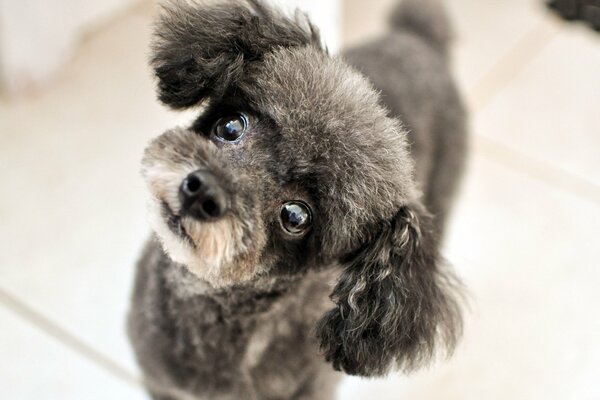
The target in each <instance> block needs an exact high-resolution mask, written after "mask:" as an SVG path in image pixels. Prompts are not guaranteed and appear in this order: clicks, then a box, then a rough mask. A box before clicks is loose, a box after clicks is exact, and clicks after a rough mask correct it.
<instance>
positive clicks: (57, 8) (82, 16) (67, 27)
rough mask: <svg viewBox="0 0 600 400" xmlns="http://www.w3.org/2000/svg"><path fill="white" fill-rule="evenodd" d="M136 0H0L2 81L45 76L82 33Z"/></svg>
mask: <svg viewBox="0 0 600 400" xmlns="http://www.w3.org/2000/svg"><path fill="white" fill-rule="evenodd" d="M136 1H139V0H0V83H2V84H3V86H4V88H5V89H7V90H8V91H9V92H19V91H24V90H27V89H29V88H32V87H36V86H38V85H40V84H41V83H42V82H45V81H47V80H48V79H50V78H51V77H52V75H53V74H54V73H56V71H57V70H58V69H59V68H60V67H61V66H62V65H63V64H64V63H66V62H68V60H69V58H70V56H71V54H72V52H73V51H74V49H75V48H76V45H77V43H78V41H79V40H80V39H81V37H82V35H83V34H84V33H85V32H86V31H87V30H88V29H90V27H92V26H94V25H95V24H98V23H101V22H102V21H103V20H105V19H108V18H110V17H111V16H112V15H115V14H116V13H118V12H119V11H121V10H122V9H124V8H126V7H127V6H129V5H131V4H132V3H134V2H136Z"/></svg>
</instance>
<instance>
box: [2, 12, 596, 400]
mask: <svg viewBox="0 0 600 400" xmlns="http://www.w3.org/2000/svg"><path fill="white" fill-rule="evenodd" d="M391 2H392V0H377V1H374V2H373V3H370V7H369V8H370V9H371V11H369V10H368V9H365V10H360V11H358V12H357V11H356V8H355V7H358V6H360V4H365V3H363V2H359V1H358V0H347V3H348V4H349V6H350V7H349V8H348V9H347V12H346V17H347V18H346V20H347V21H348V22H347V25H346V28H345V30H344V32H345V38H346V39H347V42H356V41H357V40H358V39H359V38H360V37H365V36H367V35H369V34H372V33H374V32H376V31H377V29H378V26H381V24H380V22H379V18H380V17H381V15H380V14H378V12H379V11H378V10H380V9H384V7H385V6H386V5H388V4H389V3H391ZM449 3H450V4H451V12H452V16H453V18H454V20H455V24H456V26H457V41H456V51H455V60H456V72H457V76H458V79H459V81H460V82H461V85H462V87H463V88H464V91H465V92H466V95H467V96H468V100H469V104H470V105H471V110H472V114H473V118H472V131H473V140H472V142H473V152H472V157H471V161H470V166H469V170H468V173H467V176H466V179H465V182H464V185H463V191H462V194H461V196H460V199H459V202H458V204H457V207H456V211H455V213H454V216H453V220H452V224H451V229H450V232H449V237H448V241H447V244H446V249H447V251H446V252H447V254H448V257H449V258H450V260H451V261H452V262H453V263H454V264H455V265H456V267H457V268H458V270H459V271H460V273H461V274H462V276H463V277H464V279H465V281H466V282H467V284H468V286H469V287H470V290H471V297H472V300H471V303H472V307H471V308H472V311H471V312H470V314H469V316H468V319H467V327H466V328H467V329H466V336H465V339H464V341H463V343H462V345H461V347H460V348H459V349H458V351H457V353H456V355H455V357H454V358H453V359H452V360H451V361H449V362H447V363H439V364H438V365H436V366H434V367H432V368H431V369H429V370H428V371H424V372H421V373H418V374H415V375H413V376H410V377H402V376H396V377H391V378H389V379H386V380H377V381H363V380H359V379H348V380H346V382H345V383H344V384H343V385H342V387H341V390H340V394H339V398H340V399H351V400H353V399H382V400H387V399H390V400H391V399H440V398H443V399H461V400H462V399H482V398H483V399H528V400H529V399H586V400H587V399H589V400H591V399H600V384H599V383H598V377H599V376H600V311H599V309H598V305H599V304H600V291H598V290H597V287H598V286H599V285H600V265H599V264H600V261H599V260H600V234H599V233H600V232H599V229H600V228H598V227H599V226H600V155H599V154H600V151H599V150H598V149H599V148H600V135H599V133H600V113H599V112H598V110H600V35H598V34H593V33H592V32H591V31H588V30H586V29H584V28H582V27H577V26H571V25H563V24H561V23H559V22H558V21H556V20H554V19H552V18H549V17H548V16H547V15H546V13H545V12H544V10H543V9H542V7H540V6H539V5H540V4H539V3H540V2H538V1H535V0H503V1H491V0H490V1H478V0H452V1H450V2H449ZM363 11H364V12H363ZM375 11H378V12H375ZM357 15H358V16H360V17H361V20H360V23H358V20H357V17H356V16H357ZM354 20H357V22H354ZM149 22H150V10H149V8H148V7H146V8H140V9H137V10H134V11H133V12H132V13H131V14H130V15H127V16H126V17H124V18H122V19H121V20H119V21H117V22H116V23H114V24H113V25H111V26H110V27H108V28H106V29H104V30H103V31H102V32H99V33H98V34H97V35H94V36H93V37H91V38H90V39H88V41H87V42H86V43H85V44H84V45H83V47H82V50H81V51H80V53H79V55H78V56H77V58H76V59H75V60H73V62H72V63H71V64H70V66H69V68H68V70H67V71H65V73H64V74H63V76H62V77H61V78H60V79H58V80H57V81H56V82H55V83H54V84H53V85H52V87H50V88H49V89H48V90H46V91H44V92H43V93H38V94H36V95H32V96H30V97H28V98H26V99H20V100H18V101H13V102H10V103H9V102H7V101H4V102H2V103H0V182H2V186H0V326H1V327H2V328H1V329H0V354H1V355H2V357H1V358H2V360H1V361H0V398H10V399H19V400H21V399H46V398H48V399H78V400H79V399H96V398H98V399H101V398H102V399H106V398H113V399H137V398H140V399H141V398H144V394H143V392H142V390H141V389H140V388H139V385H138V384H137V383H136V378H135V376H136V375H137V373H136V367H135V364H134V362H133V359H132V356H131V353H130V350H129V347H128V344H127V341H126V338H125V335H124V323H123V322H124V316H125V312H126V309H127V303H128V296H129V290H130V285H131V277H132V274H133V263H134V260H135V258H136V256H137V254H138V251H139V248H140V246H141V243H142V241H143V240H144V238H145V235H146V233H147V231H148V228H147V224H146V221H145V215H144V208H143V204H144V202H143V196H144V194H143V193H144V192H143V188H142V184H141V181H140V179H139V177H138V175H137V171H138V163H139V158H140V154H141V151H142V149H143V147H144V144H145V143H146V141H147V140H148V139H149V138H150V137H152V136H154V135H156V134H157V133H159V132H161V131H162V130H163V129H165V128H166V127H169V126H172V125H174V124H175V123H176V122H177V121H182V120H185V119H186V118H187V117H186V116H185V115H176V114H172V113H169V112H168V111H166V110H164V109H162V108H161V107H160V106H159V105H158V104H157V103H156V102H155V100H154V95H153V84H152V81H151V79H150V72H149V71H148V69H147V67H146V63H145V61H146V57H147V42H148V36H149Z"/></svg>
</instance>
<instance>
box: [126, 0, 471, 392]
mask: <svg viewBox="0 0 600 400" xmlns="http://www.w3.org/2000/svg"><path fill="white" fill-rule="evenodd" d="M391 26H392V29H391V30H390V33H389V34H388V35H387V36H386V37H384V38H382V39H379V40H377V41H374V42H372V43H368V44H365V45H363V46H361V47H358V48H355V49H350V50H348V51H346V52H345V53H343V54H342V56H340V57H332V56H330V55H329V54H328V53H327V51H326V50H325V49H324V48H323V47H322V44H321V40H320V38H319V35H318V31H317V30H316V28H315V27H313V26H312V25H311V24H310V22H309V21H308V19H307V18H306V17H305V16H303V15H302V14H296V15H295V16H294V17H287V16H284V15H283V14H281V13H278V12H276V11H274V10H271V9H270V8H268V7H266V6H264V5H263V4H262V3H260V2H259V1H257V0H249V1H247V2H244V1H239V2H233V1H225V2H219V3H214V2H210V3H206V4H204V3H189V2H187V3H186V2H183V3H176V2H173V3H168V4H167V5H165V6H164V9H163V10H162V12H161V14H160V16H159V18H158V21H157V25H156V30H155V41H154V44H153V56H152V60H151V63H152V66H153V68H154V70H155V73H156V77H157V79H158V95H159V98H160V100H161V101H162V102H163V103H165V104H166V105H168V106H170V107H172V108H175V109H182V108H189V107H199V109H200V110H199V117H198V119H197V120H196V121H195V122H194V123H193V124H192V125H191V126H189V127H184V128H176V129H173V130H170V131H167V132H165V133H164V134H162V135H161V136H159V137H158V138H156V139H155V140H153V141H152V142H151V143H150V145H149V146H148V148H147V149H146V153H145V156H144V160H143V175H144V177H145V179H146V182H147V184H148V189H149V191H150V193H151V202H150V203H151V207H150V212H151V217H152V218H151V219H152V220H153V221H154V222H153V227H154V230H155V236H153V237H152V238H151V239H150V241H149V242H148V245H147V247H146V249H145V250H144V254H143V257H142V259H141V260H140V262H139V264H138V272H137V278H136V284H135V289H134V296H133V306H132V310H131V313H130V317H129V333H130V337H131V340H132V343H133V345H134V348H135V350H136V354H137V357H138V360H139V362H140V365H141V366H142V369H143V371H144V374H145V378H146V382H147V386H148V389H149V391H150V392H151V394H152V396H153V398H155V399H306V400H308V399H311V400H315V399H330V398H332V393H333V390H334V388H335V383H336V381H337V379H338V378H339V376H340V374H339V373H336V372H335V370H337V371H343V372H345V373H348V374H353V375H361V376H381V375H385V374H386V373H388V372H389V371H390V370H391V369H394V368H399V369H401V370H403V371H406V372H408V371H412V370H414V369H416V368H419V367H421V366H423V365H425V364H427V363H428V362H429V361H431V360H432V359H433V357H434V356H435V354H437V353H438V352H445V353H446V354H451V353H452V350H453V349H454V347H455V345H456V343H457V341H458V339H459V337H460V335H461V329H462V322H461V314H460V305H459V298H460V294H459V292H460V290H459V286H460V284H459V282H458V280H457V279H456V277H455V276H454V275H453V274H452V272H451V270H450V269H449V267H448V266H447V265H445V264H444V262H443V260H442V259H441V257H440V255H439V244H438V243H439V238H440V237H441V235H442V233H443V226H444V220H445V218H446V215H447V213H448V209H449V205H450V203H451V201H452V198H453V195H454V192H455V190H456V185H457V182H458V178H459V176H460V174H461V172H462V164H463V160H464V151H465V129H464V111H463V107H462V105H461V101H460V99H459V96H458V94H457V92H456V90H455V87H454V85H453V83H452V80H451V78H450V75H449V73H448V51H447V45H448V41H449V37H450V35H449V29H448V22H447V20H446V19H445V16H444V14H443V11H442V10H441V9H440V7H439V5H437V4H435V3H431V2H430V1H417V0H407V1H406V2H404V3H402V4H401V5H400V6H399V7H397V9H396V10H395V11H394V12H393V13H392V14H391ZM231 112H243V113H244V114H245V115H247V116H248V121H249V125H248V128H247V131H246V134H245V136H244V137H243V138H242V139H241V140H240V141H239V142H236V143H223V142H222V141H219V140H215V137H214V134H213V133H212V132H213V126H214V124H215V121H218V120H219V118H220V117H222V116H223V115H227V114H230V113H231ZM198 169H202V170H207V171H210V172H211V173H212V174H213V175H214V176H216V177H217V180H218V182H219V185H220V186H221V189H222V190H223V191H224V192H225V193H227V196H228V204H229V208H228V211H227V213H226V214H225V215H223V216H222V217H221V218H219V219H218V220H216V221H201V220H198V219H194V218H192V217H190V216H189V215H186V214H185V213H184V212H183V211H182V208H181V204H180V201H179V198H178V195H177V191H178V188H179V186H180V184H181V182H182V181H183V180H184V179H185V177H186V175H187V174H188V173H190V172H192V171H195V170H198ZM292 200H293V201H302V202H303V203H305V204H307V205H309V206H310V208H311V209H312V215H313V219H312V226H311V227H310V230H308V231H306V232H304V233H303V234H302V235H297V236H292V235H289V234H287V233H286V232H285V231H284V229H282V226H281V224H280V221H279V218H280V210H281V207H282V204H284V203H285V202H287V201H292Z"/></svg>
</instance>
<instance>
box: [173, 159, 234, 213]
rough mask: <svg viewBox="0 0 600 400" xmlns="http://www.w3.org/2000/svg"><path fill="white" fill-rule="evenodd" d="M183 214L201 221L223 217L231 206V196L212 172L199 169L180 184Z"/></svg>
mask: <svg viewBox="0 0 600 400" xmlns="http://www.w3.org/2000/svg"><path fill="white" fill-rule="evenodd" d="M179 201H180V202H181V214H182V215H189V216H191V217H193V218H195V219H198V220H201V221H212V220H216V219H218V218H220V217H222V216H223V215H224V214H225V212H226V211H227V209H228V208H229V196H228V195H227V192H226V191H225V190H224V189H223V187H222V186H221V184H220V183H219V181H218V179H217V177H216V176H215V175H214V174H212V173H211V172H209V171H207V170H204V169H199V170H197V171H194V172H192V173H191V174H189V175H188V176H187V177H186V178H185V179H184V180H183V182H182V183H181V186H179Z"/></svg>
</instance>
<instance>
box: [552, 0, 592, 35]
mask: <svg viewBox="0 0 600 400" xmlns="http://www.w3.org/2000/svg"><path fill="white" fill-rule="evenodd" d="M548 6H549V7H550V8H551V9H553V10H554V11H556V12H557V13H558V14H559V15H560V16H561V17H562V18H563V19H565V20H567V21H584V22H586V23H587V24H589V25H590V26H591V27H592V28H593V29H594V30H596V31H597V32H600V0H550V1H548Z"/></svg>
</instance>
